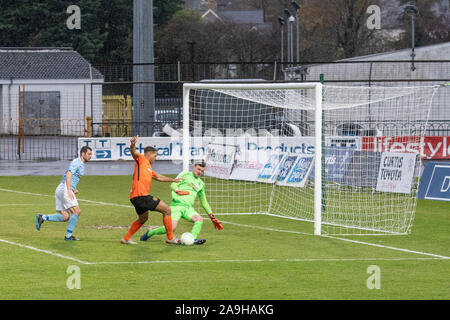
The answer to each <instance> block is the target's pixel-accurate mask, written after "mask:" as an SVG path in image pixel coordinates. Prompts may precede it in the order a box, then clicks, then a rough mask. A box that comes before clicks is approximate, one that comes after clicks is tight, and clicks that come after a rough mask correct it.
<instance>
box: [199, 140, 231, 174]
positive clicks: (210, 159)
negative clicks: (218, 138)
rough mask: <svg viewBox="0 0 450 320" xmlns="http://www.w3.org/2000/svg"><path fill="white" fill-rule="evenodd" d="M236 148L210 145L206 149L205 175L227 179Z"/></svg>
mask: <svg viewBox="0 0 450 320" xmlns="http://www.w3.org/2000/svg"><path fill="white" fill-rule="evenodd" d="M235 156H236V146H230V145H222V144H215V143H210V144H208V147H207V149H206V159H205V162H206V168H205V175H206V176H210V177H215V178H220V179H228V178H229V177H230V174H231V170H232V169H233V165H234V158H235Z"/></svg>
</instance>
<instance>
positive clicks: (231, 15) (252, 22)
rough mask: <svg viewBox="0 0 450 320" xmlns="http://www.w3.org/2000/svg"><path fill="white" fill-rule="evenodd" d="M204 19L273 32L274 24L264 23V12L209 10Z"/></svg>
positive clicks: (203, 16)
mask: <svg viewBox="0 0 450 320" xmlns="http://www.w3.org/2000/svg"><path fill="white" fill-rule="evenodd" d="M202 18H203V19H204V20H205V21H208V22H215V21H222V22H224V21H231V22H234V23H236V24H240V25H249V26H252V27H255V28H257V29H259V30H262V31H263V30H264V31H270V30H272V24H271V23H266V22H264V11H263V10H245V11H238V10H231V11H227V10H223V11H222V10H220V11H214V10H211V9H209V10H207V11H206V12H205V13H204V14H203V15H202Z"/></svg>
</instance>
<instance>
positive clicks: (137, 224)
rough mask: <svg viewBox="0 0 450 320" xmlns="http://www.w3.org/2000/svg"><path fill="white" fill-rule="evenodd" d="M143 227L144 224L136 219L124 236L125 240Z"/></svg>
mask: <svg viewBox="0 0 450 320" xmlns="http://www.w3.org/2000/svg"><path fill="white" fill-rule="evenodd" d="M141 227H142V224H141V223H140V222H139V221H138V220H134V222H133V223H132V224H131V227H130V229H129V230H128V232H127V234H126V235H125V237H123V238H124V239H125V240H127V241H128V240H130V239H131V237H132V236H133V234H135V233H136V232H137V231H138V230H139V229H140V228H141Z"/></svg>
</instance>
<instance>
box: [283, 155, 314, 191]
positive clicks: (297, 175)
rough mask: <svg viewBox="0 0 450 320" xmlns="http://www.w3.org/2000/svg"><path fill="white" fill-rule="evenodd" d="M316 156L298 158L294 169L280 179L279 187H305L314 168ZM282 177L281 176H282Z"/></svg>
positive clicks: (293, 166)
mask: <svg viewBox="0 0 450 320" xmlns="http://www.w3.org/2000/svg"><path fill="white" fill-rule="evenodd" d="M313 162H314V156H296V160H295V163H294V164H293V165H292V169H290V170H289V173H288V174H287V175H286V178H284V177H282V178H281V179H280V177H279V179H278V181H277V185H280V186H289V187H304V186H305V184H306V181H307V180H308V176H309V174H310V173H311V170H312V168H313ZM280 176H281V175H280Z"/></svg>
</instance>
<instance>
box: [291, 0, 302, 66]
mask: <svg viewBox="0 0 450 320" xmlns="http://www.w3.org/2000/svg"><path fill="white" fill-rule="evenodd" d="M291 5H292V6H293V7H294V9H295V19H296V20H297V23H296V24H295V26H296V30H295V36H296V42H297V44H296V50H297V52H296V53H297V57H296V59H297V63H299V62H300V6H299V5H298V4H297V2H295V1H291Z"/></svg>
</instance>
